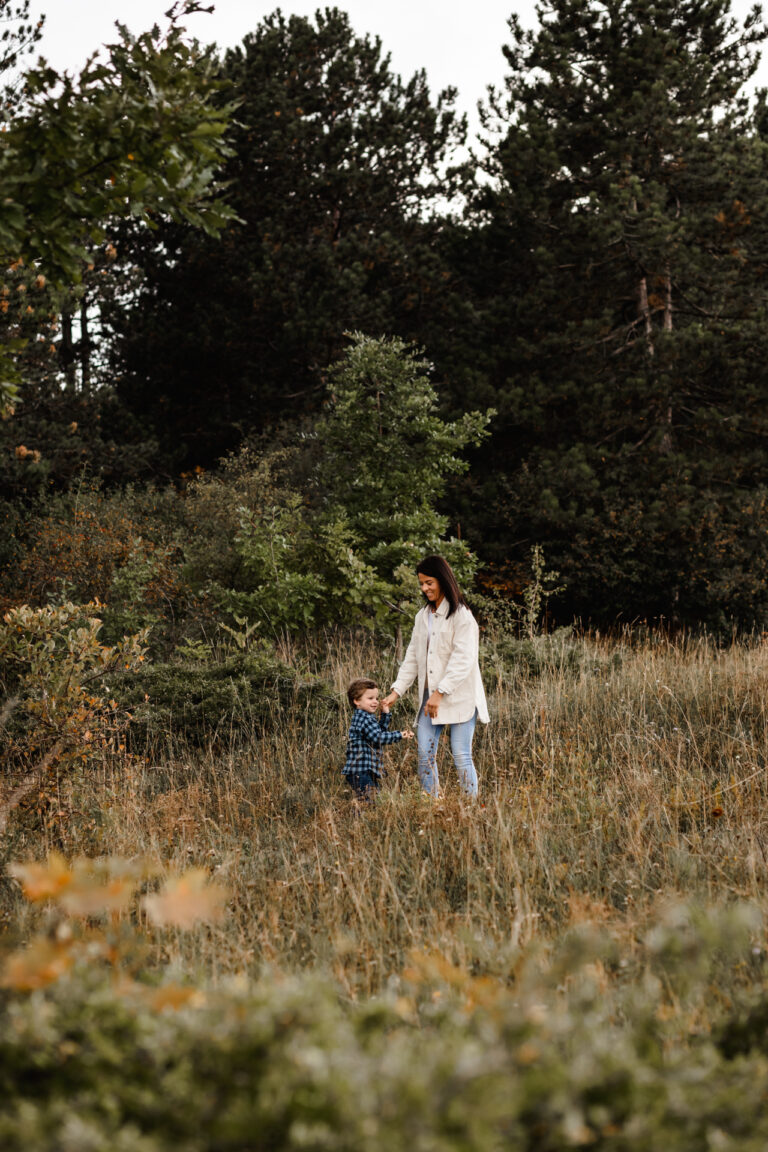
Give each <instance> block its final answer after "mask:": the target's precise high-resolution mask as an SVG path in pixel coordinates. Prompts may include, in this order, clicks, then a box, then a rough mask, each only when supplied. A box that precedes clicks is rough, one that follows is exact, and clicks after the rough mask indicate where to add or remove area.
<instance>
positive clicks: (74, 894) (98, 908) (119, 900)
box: [60, 877, 136, 916]
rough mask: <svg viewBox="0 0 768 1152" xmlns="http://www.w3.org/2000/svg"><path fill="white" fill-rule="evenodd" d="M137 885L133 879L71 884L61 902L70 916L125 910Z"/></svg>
mask: <svg viewBox="0 0 768 1152" xmlns="http://www.w3.org/2000/svg"><path fill="white" fill-rule="evenodd" d="M135 887H136V885H135V883H134V881H133V880H132V879H129V878H128V877H124V878H122V879H115V880H110V882H109V883H108V884H95V883H93V881H90V880H89V881H86V882H85V883H77V884H73V885H71V886H70V887H69V888H68V889H67V890H66V891H65V892H63V893H62V895H61V899H60V903H61V906H62V908H63V909H64V911H65V912H67V913H69V915H70V916H97V915H99V914H100V913H101V912H124V911H125V910H126V908H127V907H128V905H129V904H130V902H131V897H132V896H133V893H134V889H135Z"/></svg>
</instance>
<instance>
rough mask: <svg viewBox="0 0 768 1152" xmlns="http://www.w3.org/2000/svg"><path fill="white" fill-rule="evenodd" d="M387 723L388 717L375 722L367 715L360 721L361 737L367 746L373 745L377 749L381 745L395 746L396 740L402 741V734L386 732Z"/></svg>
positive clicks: (372, 717)
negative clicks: (366, 742)
mask: <svg viewBox="0 0 768 1152" xmlns="http://www.w3.org/2000/svg"><path fill="white" fill-rule="evenodd" d="M385 722H386V723H385ZM389 723H390V717H389V716H382V718H381V720H377V719H376V718H375V717H374V716H371V715H370V713H369V714H367V715H366V716H365V717H364V719H363V721H362V725H361V729H362V733H363V736H364V737H365V739H366V740H367V741H368V743H369V744H375V745H376V746H377V747H380V746H381V745H382V744H396V743H397V741H398V740H402V738H403V734H402V732H389V731H387V729H388V727H389Z"/></svg>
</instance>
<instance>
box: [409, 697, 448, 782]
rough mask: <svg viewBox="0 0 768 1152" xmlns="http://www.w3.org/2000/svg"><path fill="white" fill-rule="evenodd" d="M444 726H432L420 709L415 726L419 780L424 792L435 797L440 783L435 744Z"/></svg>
mask: <svg viewBox="0 0 768 1152" xmlns="http://www.w3.org/2000/svg"><path fill="white" fill-rule="evenodd" d="M444 727H445V725H443V724H433V723H432V721H431V720H430V718H429V716H427V715H426V714H425V712H424V709H423V708H422V709H421V711H420V712H419V720H418V723H417V725H416V743H417V745H418V761H417V763H418V766H419V780H420V781H421V786H422V788H423V789H424V791H425V792H428V793H429V795H430V796H437V794H438V788H439V787H440V781H439V780H438V777H437V742H438V740H439V739H440V733H441V732H442V730H443V728H444Z"/></svg>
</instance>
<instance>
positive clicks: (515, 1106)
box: [0, 631, 768, 1152]
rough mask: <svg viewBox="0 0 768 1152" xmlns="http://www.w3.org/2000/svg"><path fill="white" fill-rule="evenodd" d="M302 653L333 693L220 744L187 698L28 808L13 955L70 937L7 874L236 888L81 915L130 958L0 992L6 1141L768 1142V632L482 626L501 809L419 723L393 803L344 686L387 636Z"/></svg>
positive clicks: (49, 909) (381, 665) (392, 765)
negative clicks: (435, 758)
mask: <svg viewBox="0 0 768 1152" xmlns="http://www.w3.org/2000/svg"><path fill="white" fill-rule="evenodd" d="M281 655H282V657H283V659H284V660H285V661H286V662H287V663H288V664H290V665H292V666H293V667H294V668H295V670H296V672H297V679H300V678H307V679H315V678H319V679H320V680H322V681H324V682H326V683H327V684H328V685H330V686H331V688H332V691H331V692H327V693H326V695H325V696H324V697H323V698H322V700H321V701H320V703H318V702H317V701H315V702H314V703H313V702H312V701H311V699H310V698H309V697H307V698H306V700H305V697H303V696H299V695H297V703H296V706H295V707H289V708H284V709H282V710H280V711H277V710H276V712H275V718H274V722H273V723H272V724H266V725H265V724H260V725H259V726H255V725H254V728H253V730H252V731H250V732H249V731H248V730H247V726H246V727H245V729H244V726H243V723H242V718H240V719H241V722H240V723H239V725H238V727H237V732H236V733H235V732H234V730H233V729H229V728H228V727H227V725H226V724H222V726H221V728H220V730H219V731H218V732H217V733H215V734H214V735H213V736H212V737H211V739H210V740H209V741H208V742H207V743H206V744H204V745H202V746H201V745H199V744H198V745H194V746H193V745H190V744H188V743H186V742H185V738H184V731H183V720H184V718H183V716H179V717H178V722H177V723H174V722H173V721H171V722H170V723H169V724H168V730H167V732H165V733H162V734H159V735H155V736H154V737H153V740H152V743H151V745H149V746H145V747H138V746H137V745H136V744H135V742H134V744H132V743H131V741H130V740H129V741H128V742H127V744H126V746H125V748H124V750H122V751H120V752H119V753H117V754H115V755H114V756H112V757H110V758H108V759H105V760H104V761H103V763H101V764H100V766H99V767H98V768H97V770H96V771H90V770H89V771H87V772H82V773H79V774H78V773H75V772H73V773H71V774H69V775H68V776H64V777H62V779H61V780H60V781H59V784H58V790H57V792H56V796H55V803H53V804H48V805H47V807H46V810H45V813H44V814H43V815H42V816H41V814H40V813H39V812H37V811H36V810H35V809H34V805H30V806H28V807H27V808H26V809H25V810H23V811H19V812H17V813H16V814H15V816H14V819H13V820H12V821H11V822H10V824H9V827H8V830H7V833H6V836H5V839H4V842H3V845H2V852H3V858H4V868H3V878H2V889H1V905H0V915H1V916H2V932H3V937H2V940H3V943H4V945H5V952H6V955H11V954H12V955H13V956H15V957H18V956H19V955H23V954H24V947H25V945H27V944H28V942H29V941H33V942H34V941H35V940H37V941H38V942H39V940H40V938H41V937H43V938H45V937H46V936H47V938H48V939H54V938H56V939H59V938H61V937H62V934H64V935H66V932H68V931H71V930H72V929H71V928H70V927H69V926H68V925H67V923H65V922H63V921H62V914H61V912H60V910H58V911H57V909H56V907H55V903H54V904H51V903H50V902H45V901H43V902H37V903H30V902H29V901H28V900H26V899H25V898H24V895H23V892H22V887H21V886H20V884H19V883H18V882H17V880H16V879H14V878H13V875H12V869H10V870H9V868H10V866H11V865H12V863H13V862H19V861H21V862H23V861H30V860H38V861H42V860H43V859H45V858H46V857H47V856H49V855H50V854H51V853H60V854H61V855H62V856H64V857H65V858H66V859H67V860H74V859H76V858H81V857H87V858H102V857H110V858H119V859H122V860H131V859H137V858H145V859H151V860H153V861H155V862H156V868H159V870H160V873H161V877H162V876H169V875H183V874H184V873H185V872H187V871H189V870H190V869H205V870H206V871H207V873H208V874H209V875H210V878H211V881H212V882H215V883H216V884H218V885H220V886H221V887H222V888H223V889H224V890H226V892H227V894H228V897H227V900H226V906H225V908H224V910H223V915H222V916H221V917H220V918H218V919H213V920H211V921H210V922H207V923H202V924H199V925H198V926H196V927H194V928H192V929H190V930H182V929H180V928H173V927H171V928H165V929H162V930H161V929H159V928H158V927H157V926H156V925H154V924H153V923H151V922H150V920H149V919H148V917H147V915H146V912H145V911H144V910H143V907H144V906H143V905H142V904H141V903H134V904H133V905H131V907H130V909H128V910H126V911H125V912H121V913H120V914H119V915H113V916H112V917H111V920H109V922H108V923H107V925H106V927H105V926H104V925H103V924H102V925H101V927H99V923H98V922H97V921H98V918H96V919H94V922H93V924H92V925H91V926H90V927H89V925H88V924H87V923H86V924H85V926H84V924H83V921H82V917H81V921H80V923H79V926H77V927H76V930H77V932H79V933H85V935H86V936H87V933H88V931H90V930H91V928H92V929H93V932H94V939H102V942H103V938H105V936H109V934H110V933H113V934H114V933H117V934H121V933H122V934H123V935H125V933H126V932H130V933H131V939H132V941H133V944H132V945H131V949H128V951H127V952H126V954H125V956H126V958H125V960H121V961H120V964H114V963H108V962H105V961H104V956H103V948H102V950H101V951H99V949H98V948H97V947H96V946H95V945H94V946H93V956H92V957H91V958H90V959H89V958H88V957H87V955H86V952H85V951H84V952H83V953H82V956H81V959H80V960H79V961H78V963H77V964H76V965H74V966H72V967H68V968H67V969H66V971H64V972H63V973H62V974H61V978H57V979H55V980H51V981H40V982H39V984H40V986H39V987H32V988H30V989H21V988H19V987H18V986H12V985H13V982H12V981H8V980H6V981H5V984H6V987H5V989H4V991H2V992H1V993H0V996H1V997H2V1000H0V1004H1V1005H2V1007H0V1015H2V1017H3V1018H4V1019H3V1023H2V1026H0V1087H2V1098H3V1099H4V1100H5V1101H7V1105H6V1104H4V1105H2V1106H0V1115H1V1118H0V1144H1V1145H2V1147H4V1148H8V1149H16V1148H19V1149H21V1148H22V1147H24V1148H27V1149H28V1148H35V1149H36V1148H40V1149H51V1150H53V1149H70V1148H72V1149H75V1148H78V1149H84V1148H89V1149H91V1148H93V1149H99V1150H100V1149H102V1148H103V1149H105V1150H106V1149H113V1148H126V1149H129V1148H130V1149H141V1150H142V1152H143V1150H145V1149H146V1150H155V1149H157V1150H161V1149H162V1150H164V1149H166V1148H183V1149H190V1150H191V1149H195V1150H197V1149H211V1150H213V1149H216V1150H219V1149H220V1150H223V1149H230V1148H233V1149H235V1148H236V1149H243V1150H245V1149H262V1148H264V1149H267V1148H269V1149H273V1148H274V1149H278V1148H313V1149H315V1148H316V1149H326V1148H328V1149H330V1148H350V1149H368V1148H370V1149H380V1148H381V1149H383V1148H385V1147H386V1148H393V1147H394V1148H400V1147H403V1148H405V1147H406V1146H407V1147H408V1148H409V1149H424V1150H425V1152H427V1150H432V1149H483V1150H484V1149H497V1148H525V1149H534V1148H535V1149H543V1150H548V1149H560V1148H566V1147H575V1146H579V1147H589V1148H605V1149H630V1148H631V1149H638V1150H639V1149H644V1150H648V1149H659V1150H661V1149H665V1150H666V1149H677V1148H681V1149H682V1148H685V1149H689V1148H690V1149H709V1148H713V1149H720V1148H734V1149H736V1148H738V1149H752V1148H754V1149H757V1148H761V1149H762V1148H765V1147H766V1142H767V1141H768V1111H767V1110H766V1108H765V1104H766V1091H768V1035H767V1034H766V1024H768V996H766V970H765V956H766V947H768V944H767V943H766V934H765V912H766V905H767V903H768V901H767V899H766V876H767V875H768V812H767V810H766V799H767V798H768V783H767V781H766V771H765V764H766V756H767V755H768V724H767V713H766V696H767V694H768V645H765V644H764V643H763V642H762V640H761V639H759V638H754V639H752V640H751V641H749V642H734V643H733V644H731V645H729V646H725V647H723V646H718V645H717V644H715V643H714V642H712V641H709V640H707V639H706V638H701V637H700V638H690V639H685V638H683V639H679V640H676V641H674V642H673V641H670V640H669V639H668V638H666V637H664V636H661V635H653V634H644V635H642V636H638V635H632V634H630V633H627V634H626V635H625V636H624V637H623V638H618V639H616V638H612V639H601V638H600V637H594V636H593V637H589V638H578V639H576V638H573V637H571V636H570V634H569V633H567V632H565V631H563V632H558V633H556V634H555V635H554V636H551V637H546V636H540V637H535V638H533V639H531V640H527V641H521V640H518V639H514V640H513V639H511V638H509V637H505V636H504V635H497V636H493V635H489V636H486V639H485V645H484V652H483V656H482V664H483V673H484V679H485V682H486V687H487V689H488V692H489V703H490V706H491V724H490V725H489V726H488V727H487V728H484V727H482V726H478V731H477V734H476V741H475V752H476V765H477V769H478V775H479V778H480V795H479V799H478V800H477V801H473V800H471V799H469V798H467V797H465V796H464V795H463V794H462V793H461V792H460V790H459V788H458V784H457V781H456V778H455V773H454V772H453V768H452V765H451V763H450V756H449V755H446V757H445V759H444V760H443V762H442V763H441V781H442V796H441V798H440V799H439V800H432V799H429V798H426V797H425V796H424V795H422V793H421V792H420V789H419V787H418V782H417V778H416V773H415V750H414V748H413V746H412V745H410V746H409V745H406V744H403V745H396V746H394V747H393V748H391V749H388V750H387V752H386V779H385V781H384V785H383V787H382V789H381V791H380V793H379V794H378V795H377V796H376V799H375V802H374V803H372V804H369V805H360V804H359V803H357V802H356V801H355V800H353V799H352V797H351V793H350V791H349V790H348V789H347V787H346V786H345V784H344V781H343V778H342V776H341V771H340V769H341V764H342V763H343V753H344V742H345V735H346V729H347V725H348V719H349V716H348V709H347V707H346V702H345V687H346V684H347V682H348V681H349V680H351V679H352V678H353V677H355V676H358V675H361V674H365V675H372V676H374V677H375V678H376V679H377V680H378V681H379V683H380V684H381V685H382V687H386V688H388V686H389V684H390V683H391V680H392V678H393V672H394V670H395V667H396V657H395V651H394V646H391V647H390V646H388V645H387V644H384V645H378V644H375V643H374V642H373V640H372V639H371V638H368V637H360V636H349V635H342V634H337V633H329V634H327V635H326V636H324V637H323V638H322V642H321V641H318V642H315V643H313V644H312V645H308V646H304V647H297V646H295V645H292V646H291V645H287V644H286V645H285V646H284V648H283V651H282V652H281ZM301 701H305V702H304V703H301ZM412 705H413V702H412V701H410V702H409V701H408V700H407V699H406V700H405V701H399V702H398V705H397V707H396V709H395V714H394V715H395V719H394V724H395V726H397V725H402V726H405V725H406V724H410V723H411V722H412V720H413V706H412ZM157 882H158V880H157V876H155V878H154V879H151V880H149V881H146V882H145V888H147V887H149V888H150V889H151V887H152V885H153V884H157ZM100 934H101V935H100ZM84 938H85V937H84ZM38 946H39V944H38ZM82 957H85V959H83V958H82ZM128 978H130V981H131V987H132V988H133V989H134V991H135V988H136V987H137V986H139V985H142V986H146V987H148V988H153V989H155V990H158V989H162V988H164V987H171V986H172V987H173V988H176V989H186V990H187V991H188V992H189V994H188V995H187V994H184V995H179V996H178V998H177V1000H176V1001H174V997H173V996H170V995H169V996H168V998H167V1000H166V1001H163V1000H162V999H161V1001H160V1002H159V1005H158V1004H157V1003H156V1004H155V1006H154V1007H152V1006H151V1005H149V1004H148V1003H147V1002H146V1001H145V1000H141V999H138V1000H137V999H136V997H135V996H134V997H133V999H132V996H131V995H128V994H126V995H122V994H121V990H120V982H121V981H125V980H127V979H128ZM32 983H34V981H33V982H32Z"/></svg>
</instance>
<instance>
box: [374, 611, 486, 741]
mask: <svg viewBox="0 0 768 1152" xmlns="http://www.w3.org/2000/svg"><path fill="white" fill-rule="evenodd" d="M449 607H450V605H449V603H448V601H447V600H446V599H445V598H443V599H442V600H441V601H440V604H439V605H438V607H437V608H436V609H435V611H434V613H432V636H431V639H430V641H429V651H427V638H428V635H429V631H428V623H429V613H431V612H432V609H431V607H430V606H429V605H428V604H426V605H425V606H424V607H423V608H422V609H421V611H420V612H418V613H417V614H416V621H415V623H414V626H413V633H412V635H411V639H410V643H409V644H408V650H407V651H406V653H405V658H404V660H403V662H402V664H401V665H400V670H399V672H398V673H397V679H396V680H395V682H394V684H393V685H392V691H393V692H397V694H398V696H403V695H404V694H405V693H406V692H407V691H408V689H409V688H410V686H411V684H413V682H414V680H416V679H417V678H418V683H419V709H421V702H422V700H423V699H424V689H425V687H426V688H427V689H428V694H429V695H430V696H431V694H432V693H433V692H434V691H435V689H437V690H438V692H442V693H444V695H443V699H442V700H441V702H440V707H439V709H438V712H437V716H436V717H434V718H433V720H432V723H433V724H462V723H463V722H464V721H465V720H471V719H472V716H473V715H474V713H475V709H477V715H478V719H480V720H481V721H482V722H483V724H487V723H488V705H487V703H486V700H485V690H484V688H483V681H482V679H481V677H480V664H479V661H478V628H477V622H476V620H475V618H474V616H473V615H472V613H471V612H470V610H469V608H466V607H465V606H464V605H463V604H460V605H459V607H458V608H457V609H456V611H455V612H454V613H453V615H452V616H449V615H448V609H449Z"/></svg>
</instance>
